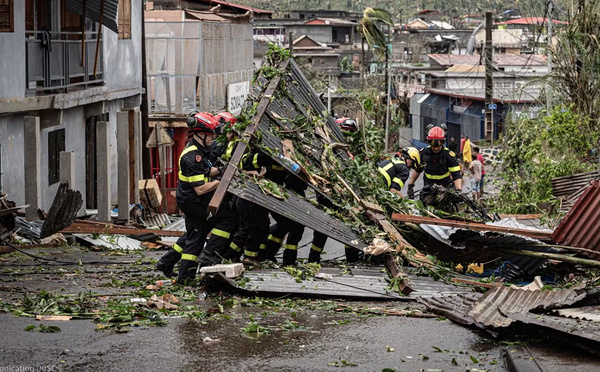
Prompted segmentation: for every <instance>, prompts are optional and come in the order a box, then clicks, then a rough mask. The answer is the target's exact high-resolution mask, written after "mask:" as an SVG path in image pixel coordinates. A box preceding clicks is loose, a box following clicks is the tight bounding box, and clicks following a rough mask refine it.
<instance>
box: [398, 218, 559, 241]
mask: <svg viewBox="0 0 600 372" xmlns="http://www.w3.org/2000/svg"><path fill="white" fill-rule="evenodd" d="M392 220H393V221H399V222H412V223H418V224H426V225H437V226H448V227H456V228H459V229H467V230H472V231H493V232H499V233H504V234H516V235H522V236H526V237H529V238H534V239H539V240H542V241H547V242H551V241H552V233H548V232H544V231H535V230H527V229H516V228H514V227H504V226H493V225H486V224H483V223H477V222H461V221H453V220H444V219H439V218H431V217H421V216H413V215H409V214H400V213H392Z"/></svg>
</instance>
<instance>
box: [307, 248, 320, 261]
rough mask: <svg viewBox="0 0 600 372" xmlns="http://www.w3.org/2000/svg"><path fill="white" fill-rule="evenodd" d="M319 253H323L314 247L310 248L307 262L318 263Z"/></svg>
mask: <svg viewBox="0 0 600 372" xmlns="http://www.w3.org/2000/svg"><path fill="white" fill-rule="evenodd" d="M321 253H323V252H318V251H315V250H314V249H311V250H310V253H309V254H308V262H309V263H320V262H321Z"/></svg>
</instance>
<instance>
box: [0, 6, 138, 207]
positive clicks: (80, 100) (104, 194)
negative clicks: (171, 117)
mask: <svg viewBox="0 0 600 372" xmlns="http://www.w3.org/2000/svg"><path fill="white" fill-rule="evenodd" d="M6 2H8V3H9V4H10V7H9V8H8V13H7V14H6V16H7V17H8V19H9V20H10V22H11V25H10V27H8V28H7V27H4V28H0V50H2V53H0V69H1V70H0V71H2V84H0V156H1V162H0V167H1V169H0V174H1V179H0V186H1V187H2V191H4V192H6V193H7V194H9V195H10V199H12V200H14V201H15V202H16V203H17V204H18V205H23V204H30V210H29V211H33V210H35V208H41V209H44V210H46V211H47V210H48V209H49V207H50V205H51V203H52V201H53V198H54V195H55V193H56V190H57V189H58V186H59V183H60V182H59V181H61V180H62V179H63V178H64V177H63V176H61V172H63V171H64V170H65V169H63V168H64V167H65V163H63V162H62V161H61V160H60V159H61V153H62V152H64V153H66V155H67V158H69V159H71V163H68V165H69V168H70V171H71V172H70V174H71V176H72V177H69V178H70V180H71V187H72V188H73V189H77V190H79V191H81V193H82V195H83V198H84V207H87V208H98V209H99V213H102V214H103V215H104V216H106V213H108V211H107V208H110V207H111V206H112V205H115V204H117V199H118V195H120V194H119V193H118V187H119V186H118V184H119V179H120V181H121V182H123V181H124V180H125V178H127V185H128V188H129V192H128V193H129V195H130V198H129V199H128V201H129V200H132V199H133V200H134V199H135V196H136V194H137V193H136V190H137V180H136V177H137V175H139V166H138V165H137V164H136V163H135V162H133V161H132V162H129V160H127V163H131V164H130V167H128V169H124V168H123V167H124V166H123V165H122V164H126V163H124V162H123V159H125V157H127V159H136V158H137V157H136V156H135V152H136V151H138V150H139V140H138V141H137V142H136V140H135V138H138V137H139V130H140V127H139V123H140V114H139V108H140V105H141V101H142V94H143V88H142V54H141V51H142V44H141V42H142V37H141V36H142V0H105V1H100V0H87V1H83V0H61V1H52V2H51V1H42V0H25V1H21V0H6V1H3V3H6ZM86 4H87V8H85V9H84V6H86ZM101 4H104V6H101ZM94 9H95V12H94ZM2 11H5V9H3V8H2V7H0V12H2ZM100 13H101V14H102V16H101V17H99V14H100ZM83 14H85V17H84V16H83ZM2 18H3V17H1V16H0V19H2ZM99 18H102V19H103V24H102V25H100V23H99V22H98V21H99ZM124 130H125V132H124ZM124 133H125V134H124ZM130 133H131V134H132V138H131V139H129V134H130ZM118 136H122V137H120V138H121V139H124V138H127V139H128V141H129V143H126V144H124V143H123V142H122V141H121V140H120V141H119V143H117V137H118ZM136 136H138V137H136ZM138 139H139V138H138ZM121 185H123V184H122V183H121ZM123 193H124V192H123ZM122 202H123V200H122ZM29 214H30V215H31V213H29Z"/></svg>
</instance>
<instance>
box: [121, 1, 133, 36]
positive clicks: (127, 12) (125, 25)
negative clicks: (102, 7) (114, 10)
mask: <svg viewBox="0 0 600 372" xmlns="http://www.w3.org/2000/svg"><path fill="white" fill-rule="evenodd" d="M119 39H131V0H119Z"/></svg>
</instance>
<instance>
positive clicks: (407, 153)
mask: <svg viewBox="0 0 600 372" xmlns="http://www.w3.org/2000/svg"><path fill="white" fill-rule="evenodd" d="M402 156H403V157H404V159H405V160H406V159H411V160H412V161H413V165H412V168H415V169H417V168H418V167H420V166H421V154H420V153H419V150H417V149H416V148H414V147H406V148H403V149H402Z"/></svg>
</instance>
